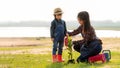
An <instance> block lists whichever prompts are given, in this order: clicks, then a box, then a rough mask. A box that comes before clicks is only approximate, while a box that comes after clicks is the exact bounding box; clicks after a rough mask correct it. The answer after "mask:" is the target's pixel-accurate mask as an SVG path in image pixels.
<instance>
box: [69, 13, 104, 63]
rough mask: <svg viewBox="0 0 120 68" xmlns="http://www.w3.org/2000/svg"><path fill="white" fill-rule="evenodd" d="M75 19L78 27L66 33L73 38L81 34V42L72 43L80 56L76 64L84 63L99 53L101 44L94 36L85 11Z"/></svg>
mask: <svg viewBox="0 0 120 68" xmlns="http://www.w3.org/2000/svg"><path fill="white" fill-rule="evenodd" d="M77 18H78V22H79V24H80V26H79V27H78V28H77V29H76V30H74V31H73V32H68V34H69V35H70V36H74V35H77V34H79V33H81V35H82V37H83V40H79V41H73V44H74V47H73V48H74V49H75V50H76V51H77V52H79V53H80V54H81V55H80V56H79V57H78V59H77V62H85V61H87V60H88V58H89V57H91V56H94V55H97V54H99V53H100V52H101V50H102V42H101V40H100V39H99V38H98V37H97V36H96V34H95V30H94V28H93V27H92V25H91V23H90V19H89V14H88V12H87V11H82V12H79V13H78V16H77Z"/></svg>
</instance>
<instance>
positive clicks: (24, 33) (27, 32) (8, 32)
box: [0, 27, 120, 37]
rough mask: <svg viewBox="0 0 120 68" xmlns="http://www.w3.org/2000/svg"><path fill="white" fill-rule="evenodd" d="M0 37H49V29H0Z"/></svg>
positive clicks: (106, 34) (112, 33)
mask: <svg viewBox="0 0 120 68" xmlns="http://www.w3.org/2000/svg"><path fill="white" fill-rule="evenodd" d="M70 31H71V30H70ZM96 34H97V36H98V37H120V31H115V30H96ZM0 37H50V29H49V27H0Z"/></svg>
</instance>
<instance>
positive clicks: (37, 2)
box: [0, 0, 120, 22]
mask: <svg viewBox="0 0 120 68" xmlns="http://www.w3.org/2000/svg"><path fill="white" fill-rule="evenodd" d="M56 7H60V8H62V9H63V12H64V14H63V19H64V20H66V21H71V20H76V16H77V14H78V12H80V11H88V12H89V14H90V17H91V20H95V21H101V20H112V21H120V8H119V7H120V0H0V22H8V21H15V22H16V21H17V22H19V21H34V20H37V21H51V20H52V19H53V10H54V8H56Z"/></svg>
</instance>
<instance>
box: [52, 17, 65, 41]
mask: <svg viewBox="0 0 120 68" xmlns="http://www.w3.org/2000/svg"><path fill="white" fill-rule="evenodd" d="M66 32H67V29H66V23H65V21H63V20H61V19H60V20H57V19H54V20H53V21H52V22H51V27H50V34H51V38H54V40H56V41H62V40H64V37H65V36H66Z"/></svg>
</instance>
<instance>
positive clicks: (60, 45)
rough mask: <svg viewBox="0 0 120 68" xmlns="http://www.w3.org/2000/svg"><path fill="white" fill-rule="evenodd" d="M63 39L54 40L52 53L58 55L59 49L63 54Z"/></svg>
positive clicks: (59, 53) (60, 53)
mask: <svg viewBox="0 0 120 68" xmlns="http://www.w3.org/2000/svg"><path fill="white" fill-rule="evenodd" d="M63 43H64V40H63V41H56V40H54V42H53V50H52V54H53V55H56V52H57V51H58V55H62V49H63Z"/></svg>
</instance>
